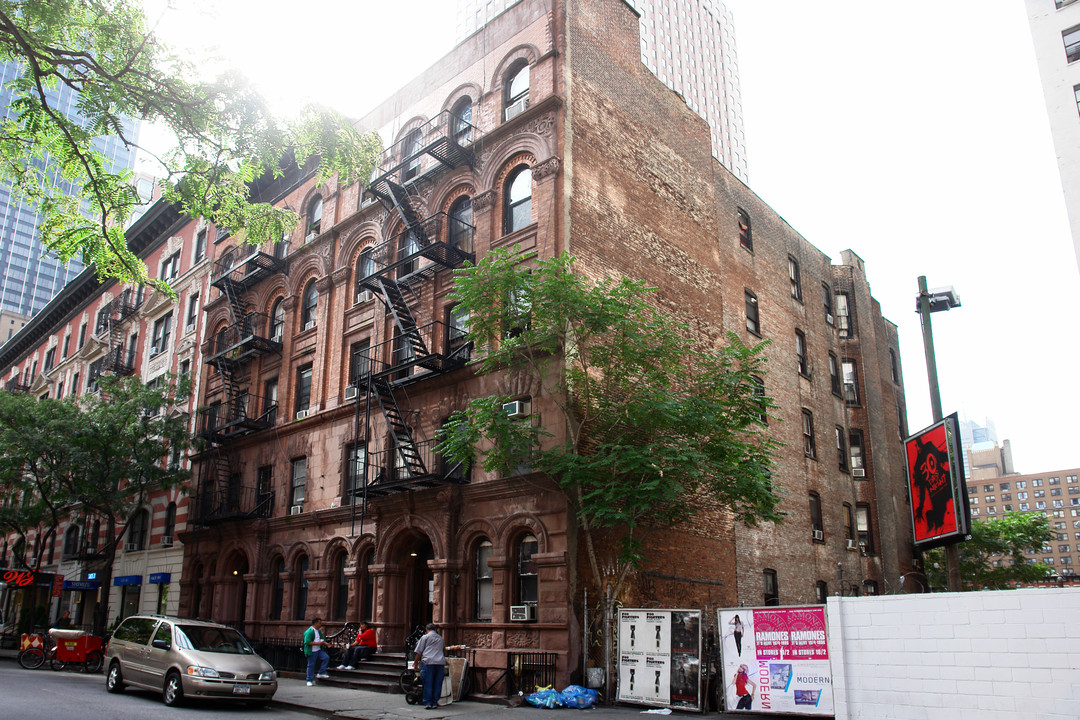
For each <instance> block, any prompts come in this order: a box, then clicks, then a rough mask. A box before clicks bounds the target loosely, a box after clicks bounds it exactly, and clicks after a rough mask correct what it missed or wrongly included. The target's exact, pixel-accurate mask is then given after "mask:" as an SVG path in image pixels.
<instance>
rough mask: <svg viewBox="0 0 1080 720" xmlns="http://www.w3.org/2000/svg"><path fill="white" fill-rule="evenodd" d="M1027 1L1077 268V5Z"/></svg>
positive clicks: (1079, 140)
mask: <svg viewBox="0 0 1080 720" xmlns="http://www.w3.org/2000/svg"><path fill="white" fill-rule="evenodd" d="M1026 2H1027V13H1028V22H1029V23H1030V24H1031V39H1032V42H1033V43H1034V45H1035V58H1036V60H1037V62H1038V64H1039V75H1040V77H1042V85H1043V95H1044V96H1045V97H1046V110H1047V113H1048V114H1049V115H1050V133H1051V135H1052V136H1053V138H1054V149H1055V150H1056V151H1057V157H1058V170H1059V171H1060V173H1061V187H1062V190H1063V191H1064V192H1065V207H1066V209H1067V210H1068V213H1069V224H1070V225H1071V226H1072V236H1073V246H1074V247H1075V250H1076V261H1077V265H1078V266H1080V2H1077V0H1026Z"/></svg>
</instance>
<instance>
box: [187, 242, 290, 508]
mask: <svg viewBox="0 0 1080 720" xmlns="http://www.w3.org/2000/svg"><path fill="white" fill-rule="evenodd" d="M284 267H285V261H284V259H282V258H278V257H274V256H271V255H268V254H267V253H263V252H260V251H254V252H252V253H251V254H250V255H249V256H247V257H245V258H242V259H240V260H239V261H234V259H233V258H232V257H231V256H230V255H226V257H224V258H222V259H221V260H219V261H218V262H217V264H216V265H215V267H214V275H213V277H212V278H211V284H212V285H213V286H214V287H216V288H217V289H218V290H220V291H221V294H222V295H223V296H224V297H225V300H226V302H227V303H228V306H229V315H230V317H231V319H232V322H231V323H230V324H229V325H228V326H226V327H225V328H223V329H222V330H221V331H220V332H218V333H217V334H216V335H214V336H213V337H210V338H208V339H207V340H206V341H205V342H204V343H203V355H204V357H205V358H206V362H207V363H208V364H210V365H213V366H214V367H215V368H216V369H217V371H218V375H219V376H220V377H221V387H222V394H223V398H222V402H221V403H215V404H214V405H212V406H211V407H210V408H208V409H207V410H205V411H204V412H203V413H202V416H201V420H200V428H199V435H200V437H202V438H203V439H205V440H206V441H207V443H208V447H207V451H206V454H205V461H204V462H203V463H202V466H201V472H200V475H199V484H198V489H197V499H196V502H195V513H196V515H195V518H194V519H193V521H192V522H194V523H195V524H198V525H212V524H214V523H217V522H223V521H226V520H233V519H238V518H249V517H267V516H268V515H269V513H270V510H271V508H272V500H273V497H272V494H270V493H268V492H265V491H264V490H262V489H260V488H256V487H245V486H243V485H241V484H240V475H239V472H238V469H237V468H236V467H235V463H234V462H233V458H232V456H233V452H232V449H231V445H232V444H233V443H235V441H237V440H238V439H240V438H242V437H245V436H247V435H250V434H251V433H254V432H258V431H259V430H264V429H266V428H269V427H271V426H272V425H273V421H274V416H275V413H276V411H277V406H276V405H271V404H269V403H268V402H266V400H265V399H264V398H261V397H258V396H255V395H252V394H251V393H249V392H248V390H247V388H246V387H244V383H243V371H244V369H245V367H246V366H247V365H248V363H250V362H251V361H252V360H254V359H256V358H259V357H261V356H263V355H266V354H268V353H274V352H281V343H280V342H279V341H278V340H277V339H275V338H271V337H269V335H270V328H271V326H270V318H269V317H268V316H267V315H265V314H262V313H255V312H247V311H246V302H245V294H246V293H247V292H248V291H249V290H250V289H251V288H252V287H254V286H255V285H257V284H258V283H260V282H262V281H263V280H264V279H266V278H268V277H270V276H271V275H274V274H276V273H278V272H281V271H283V270H284Z"/></svg>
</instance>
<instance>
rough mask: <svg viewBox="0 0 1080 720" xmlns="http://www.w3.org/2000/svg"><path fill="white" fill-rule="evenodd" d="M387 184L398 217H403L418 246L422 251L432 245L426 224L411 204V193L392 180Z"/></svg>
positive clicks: (387, 181)
mask: <svg viewBox="0 0 1080 720" xmlns="http://www.w3.org/2000/svg"><path fill="white" fill-rule="evenodd" d="M385 182H386V185H387V187H389V188H390V198H391V200H392V201H393V203H394V208H395V209H396V210H397V212H398V215H400V216H401V219H402V221H404V223H405V227H406V229H407V230H408V231H409V232H411V233H412V235H413V237H414V238H415V239H416V245H417V246H418V247H419V248H420V249H421V250H423V249H424V248H426V247H428V246H429V245H431V238H430V237H428V234H427V230H425V229H424V224H423V223H422V222H420V218H419V217H417V215H416V211H415V210H413V206H412V203H410V202H409V193H408V192H406V191H405V188H403V187H401V186H400V185H398V184H397V183H395V182H393V181H391V180H386V181H385Z"/></svg>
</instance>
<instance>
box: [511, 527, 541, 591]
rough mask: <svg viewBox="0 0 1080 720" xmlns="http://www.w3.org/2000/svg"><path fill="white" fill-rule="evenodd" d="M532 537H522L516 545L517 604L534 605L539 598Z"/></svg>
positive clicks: (533, 537) (534, 538)
mask: <svg viewBox="0 0 1080 720" xmlns="http://www.w3.org/2000/svg"><path fill="white" fill-rule="evenodd" d="M537 547H538V545H537V542H536V537H535V536H534V535H524V536H523V537H522V538H521V539H520V540H518V544H517V553H515V554H516V555H517V604H518V605H524V604H525V603H535V602H536V601H537V599H538V598H539V596H540V592H539V590H540V588H539V579H538V577H537V573H536V563H535V562H534V561H533V555H535V554H536V551H537Z"/></svg>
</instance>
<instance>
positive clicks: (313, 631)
mask: <svg viewBox="0 0 1080 720" xmlns="http://www.w3.org/2000/svg"><path fill="white" fill-rule="evenodd" d="M321 627H322V618H318V617H317V618H315V619H314V620H312V621H311V627H309V628H308V629H307V630H305V631H304V655H306V656H307V684H308V687H311V686H312V685H314V684H315V678H319V679H320V680H325V679H326V678H328V677H330V676H329V675H327V674H326V666H327V665H329V664H330V656H329V655H327V654H326V651H325V650H323V636H322V633H321V632H319V628H321ZM316 665H318V666H319V668H318V673H316V672H315V666H316Z"/></svg>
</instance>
